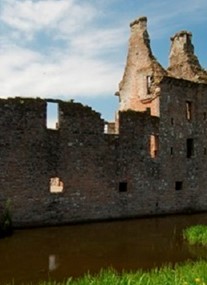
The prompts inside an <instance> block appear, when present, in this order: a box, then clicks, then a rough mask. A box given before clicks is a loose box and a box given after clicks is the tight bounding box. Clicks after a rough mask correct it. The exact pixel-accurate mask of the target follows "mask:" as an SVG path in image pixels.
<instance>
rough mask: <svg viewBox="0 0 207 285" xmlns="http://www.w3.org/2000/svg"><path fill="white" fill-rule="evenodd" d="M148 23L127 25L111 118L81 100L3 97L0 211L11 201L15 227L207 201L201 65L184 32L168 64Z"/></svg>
mask: <svg viewBox="0 0 207 285" xmlns="http://www.w3.org/2000/svg"><path fill="white" fill-rule="evenodd" d="M146 24H147V19H146V18H145V17H142V18H140V19H138V20H136V21H134V22H133V23H132V24H131V35H130V44H129V53H128V58H127V65H126V68H125V72H124V76H123V79H122V81H121V83H120V86H119V92H117V93H116V95H118V96H119V100H120V105H119V110H118V112H117V116H116V120H115V123H114V122H110V123H107V122H105V121H104V120H103V119H101V118H100V114H98V113H96V112H95V111H93V110H92V109H91V108H90V107H87V106H83V105H82V104H80V103H73V102H63V101H61V100H42V99H29V98H27V99H23V98H13V99H12V98H10V99H7V100H5V99H1V100H0V133H1V136H0V213H1V212H2V209H3V207H4V205H5V203H6V201H7V200H10V201H11V213H12V219H13V222H14V225H15V226H38V225H53V224H64V223H73V222H83V221H92V220H103V219H112V218H126V217H137V216H143V215H155V214H167V213H178V212H179V213H181V212H184V211H189V210H191V211H203V210H206V209H207V202H206V201H207V191H206V189H207V180H206V173H207V140H206V137H207V84H206V83H207V80H206V78H207V77H206V71H204V70H203V69H202V67H201V66H200V64H199V61H198V59H197V57H196V56H195V55H194V49H193V45H192V43H191V34H190V33H188V32H181V33H178V34H176V35H175V36H174V37H173V38H172V46H171V52H170V66H169V68H168V71H165V70H164V69H163V68H162V67H161V65H160V64H159V63H158V62H157V61H156V59H155V57H154V56H153V54H152V51H151V48H150V41H149V36H148V33H147V29H146ZM172 76H173V77H172ZM49 103H55V104H57V107H58V118H57V124H56V128H54V129H50V128H48V126H47V115H48V104H49ZM106 127H107V128H106Z"/></svg>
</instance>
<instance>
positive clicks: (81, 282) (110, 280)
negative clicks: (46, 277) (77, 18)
mask: <svg viewBox="0 0 207 285" xmlns="http://www.w3.org/2000/svg"><path fill="white" fill-rule="evenodd" d="M163 254H164V253H163ZM10 285H15V282H14V283H13V284H10ZM25 285H26V284H25ZM38 285H207V262H206V261H198V262H195V263H190V262H187V263H185V264H183V265H176V266H175V268H173V267H170V266H168V267H163V268H161V269H154V270H151V271H149V272H144V271H137V272H135V273H133V272H131V273H129V272H128V273H127V272H123V273H122V274H119V273H117V272H116V271H114V270H111V269H110V270H102V271H101V272H100V273H99V274H98V275H95V276H93V275H90V274H87V275H85V276H84V277H82V278H79V279H72V278H70V279H68V280H66V281H64V282H55V281H49V282H40V283H39V284H38Z"/></svg>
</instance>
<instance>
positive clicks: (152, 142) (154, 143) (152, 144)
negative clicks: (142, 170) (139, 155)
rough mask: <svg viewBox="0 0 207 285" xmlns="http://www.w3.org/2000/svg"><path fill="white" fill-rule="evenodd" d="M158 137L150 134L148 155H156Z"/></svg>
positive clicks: (152, 156)
mask: <svg viewBox="0 0 207 285" xmlns="http://www.w3.org/2000/svg"><path fill="white" fill-rule="evenodd" d="M158 146H159V139H158V136H157V135H151V136H150V156H151V158H155V157H157V155H158Z"/></svg>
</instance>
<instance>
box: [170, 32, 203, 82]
mask: <svg viewBox="0 0 207 285" xmlns="http://www.w3.org/2000/svg"><path fill="white" fill-rule="evenodd" d="M191 39H192V34H191V33H190V32H187V31H181V32H179V33H176V34H175V35H174V36H173V37H172V38H171V41H172V43H171V49H170V58H169V59H170V62H169V68H168V73H169V75H170V76H172V77H177V78H182V79H187V80H192V81H196V82H199V83H206V82H207V72H206V71H205V70H204V69H203V68H202V67H201V65H200V63H199V60H198V58H197V56H196V55H195V54H194V46H193V44H192V42H191Z"/></svg>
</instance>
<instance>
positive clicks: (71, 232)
mask: <svg viewBox="0 0 207 285" xmlns="http://www.w3.org/2000/svg"><path fill="white" fill-rule="evenodd" d="M198 223H199V224H201V223H202V224H207V214H198V215H181V216H168V217H159V218H145V219H136V220H127V221H116V222H103V223H95V224H84V225H71V226H63V227H51V228H40V229H27V230H16V231H15V233H14V235H13V236H12V237H9V238H6V239H2V240H0V284H4V283H5V282H9V281H12V280H14V281H15V284H21V283H26V282H36V281H38V280H48V279H55V280H63V279H66V278H67V277H69V276H73V277H77V276H81V275H83V274H84V273H86V272H89V271H90V272H91V273H96V272H98V271H99V270H100V269H101V268H107V267H113V268H115V269H117V270H119V271H120V270H123V269H124V270H136V269H140V268H142V269H149V268H152V267H157V266H161V265H164V264H169V263H172V264H174V263H175V262H181V261H185V260H187V259H191V260H195V259H197V258H199V257H203V258H206V259H207V250H204V249H203V248H200V247H195V246H194V247H190V246H188V244H187V243H185V242H184V241H183V239H182V229H183V228H185V227H187V226H189V225H194V224H198Z"/></svg>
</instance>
